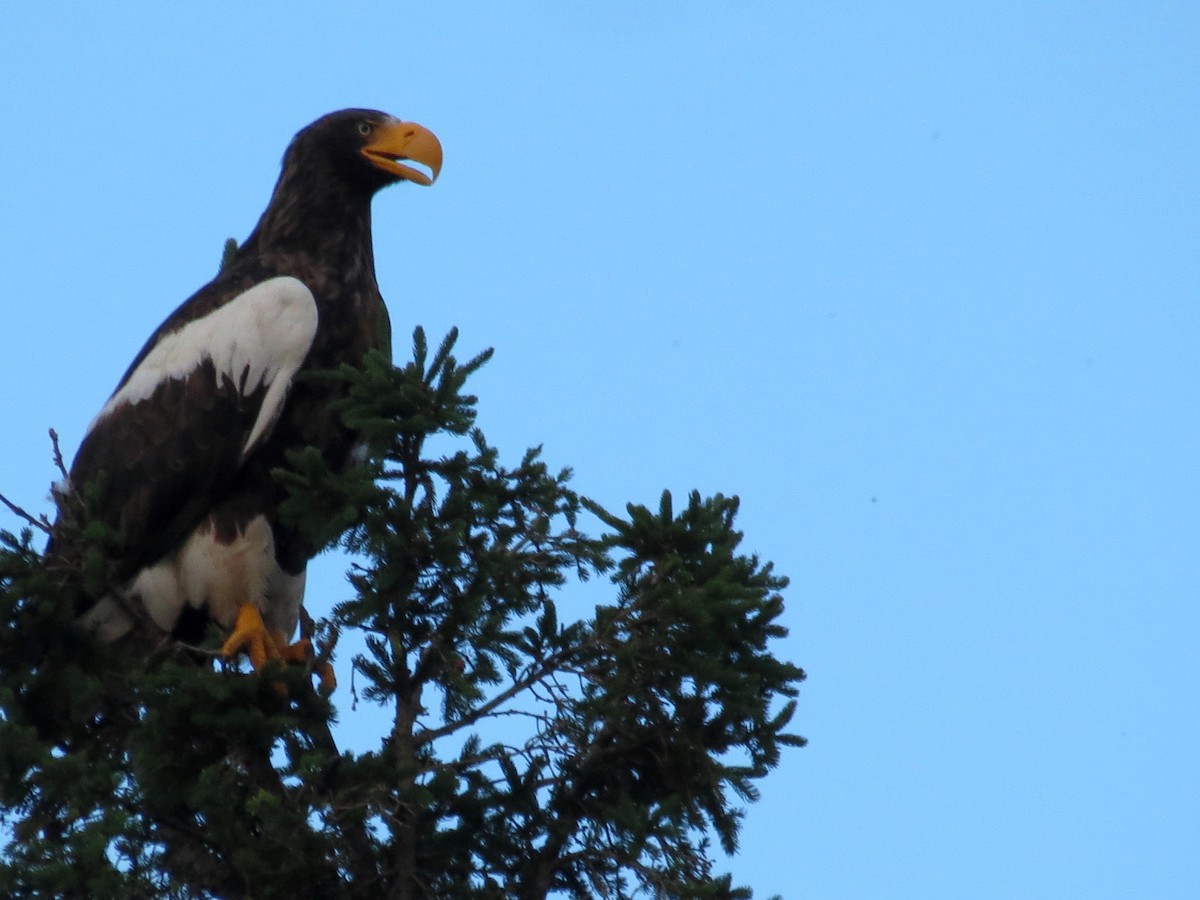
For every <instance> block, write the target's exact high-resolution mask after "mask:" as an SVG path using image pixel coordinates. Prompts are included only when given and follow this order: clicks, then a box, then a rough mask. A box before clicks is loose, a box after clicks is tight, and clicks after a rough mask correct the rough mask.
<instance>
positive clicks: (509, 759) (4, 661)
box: [0, 329, 804, 898]
mask: <svg viewBox="0 0 1200 900" xmlns="http://www.w3.org/2000/svg"><path fill="white" fill-rule="evenodd" d="M455 339H456V335H455V334H454V333H453V332H452V333H451V334H450V335H449V336H448V337H447V338H446V339H445V341H443V342H442V344H441V345H440V346H439V347H438V348H437V349H436V350H435V351H433V352H431V348H429V347H428V346H427V344H426V341H425V337H424V334H423V332H422V331H421V330H420V329H418V330H417V331H416V332H415V334H414V340H413V357H412V360H411V361H410V362H409V363H408V364H407V365H405V366H403V367H395V366H393V365H392V364H391V361H390V360H387V359H385V358H383V357H382V356H374V357H371V358H369V359H368V361H367V364H366V366H365V367H364V368H363V369H361V370H352V369H349V368H346V369H344V370H341V371H337V372H326V373H322V374H321V375H320V377H323V378H330V379H339V380H342V381H344V382H345V383H346V385H347V386H348V393H347V399H346V400H345V401H344V403H343V404H342V407H341V410H340V411H341V413H342V415H343V416H344V417H345V419H346V421H347V422H348V423H349V424H350V425H351V426H352V427H354V428H355V429H357V430H359V431H360V432H361V433H362V434H363V436H364V437H365V438H366V439H367V441H368V444H369V446H370V447H371V449H372V451H373V456H372V461H371V462H369V463H368V464H365V465H362V466H359V467H357V468H355V469H353V470H351V471H349V472H346V473H335V472H331V471H329V470H328V469H327V468H326V467H325V465H324V463H323V461H322V459H321V457H320V455H319V454H318V453H316V452H300V453H296V454H294V455H293V457H292V458H291V460H290V463H291V464H290V466H289V467H288V468H287V469H286V470H281V471H279V472H278V473H277V477H278V478H280V479H282V480H283V481H284V483H285V484H286V485H287V486H288V488H289V490H290V499H289V501H288V504H287V507H286V515H287V516H288V518H289V519H290V521H291V522H292V523H293V524H296V525H299V526H301V527H303V528H304V529H305V530H306V531H308V532H309V533H310V534H311V535H312V536H313V537H314V538H315V539H316V540H318V541H319V542H321V543H322V544H323V545H327V546H333V545H336V544H340V545H341V546H343V547H344V548H345V549H346V550H348V551H349V553H350V558H351V559H352V560H353V563H352V567H351V570H350V572H349V575H348V577H349V580H350V583H351V585H352V586H353V589H354V590H353V596H352V598H351V599H349V600H346V601H344V602H341V603H339V604H337V605H336V606H334V607H333V609H332V612H331V613H330V615H329V616H328V618H326V619H325V620H323V621H321V622H318V623H315V624H314V623H311V622H310V623H308V625H307V627H309V628H310V629H312V631H313V634H314V637H315V644H316V646H317V647H318V649H319V654H318V656H319V658H318V660H317V661H316V663H315V664H316V665H320V664H321V663H323V662H325V661H328V660H329V659H331V658H332V659H333V661H334V664H335V668H336V670H337V672H338V675H339V677H340V678H341V679H342V680H343V682H344V683H345V682H349V684H350V687H351V690H352V692H353V696H354V697H355V701H356V702H361V703H364V704H368V703H369V704H378V705H379V706H380V707H381V708H382V709H383V710H385V711H386V712H387V723H388V724H387V726H386V728H385V729H384V730H383V732H382V733H381V734H380V735H379V740H378V743H377V744H376V745H374V746H370V747H367V748H366V749H361V750H353V751H352V750H349V749H339V748H338V746H337V743H336V741H335V734H336V733H337V731H336V719H337V715H336V714H337V710H336V709H335V708H334V707H333V706H332V705H331V703H330V702H329V700H327V699H326V698H325V697H323V696H322V695H321V693H320V692H319V691H318V690H316V689H314V687H313V683H312V675H313V673H312V672H311V671H308V670H305V669H304V668H303V667H301V666H297V665H290V666H288V667H280V666H278V665H276V666H274V667H272V668H269V669H268V670H266V671H264V672H263V673H261V674H260V675H258V676H256V675H253V674H250V673H248V672H247V673H240V672H234V671H231V667H230V666H228V665H226V664H222V663H220V662H219V661H218V660H217V654H216V652H215V648H217V647H218V646H219V644H220V642H219V636H218V635H216V634H215V633H214V634H212V635H210V640H209V641H208V643H207V644H206V645H204V646H202V647H184V646H181V645H179V644H178V643H175V642H172V641H167V640H162V639H161V638H159V639H152V638H148V637H145V636H140V635H136V634H135V635H134V636H131V637H130V638H128V639H125V640H122V641H120V642H117V643H116V644H112V645H104V644H100V643H98V642H96V641H94V640H93V639H92V638H91V637H90V636H89V635H88V634H86V633H83V632H81V631H80V630H79V629H77V628H76V627H75V626H74V617H75V610H77V609H78V608H80V604H81V603H84V602H86V601H87V599H88V598H94V597H96V596H100V595H102V594H103V593H104V592H105V591H107V590H108V589H109V587H110V581H109V580H108V573H107V571H106V567H105V555H104V547H105V543H106V541H108V540H111V539H112V536H111V535H107V534H105V533H104V530H103V529H102V528H100V527H98V526H96V525H95V524H94V523H89V522H88V519H87V503H88V498H87V497H79V498H65V499H64V500H63V502H67V501H68V500H69V501H70V502H75V503H77V504H78V505H79V510H80V513H79V516H78V520H79V521H80V522H81V525H80V526H79V527H80V528H81V530H82V532H83V535H82V538H83V539H84V540H85V541H86V542H87V544H88V546H89V547H90V548H91V552H90V553H88V554H87V555H86V557H85V558H84V559H83V561H82V562H81V563H79V565H78V566H77V568H76V569H74V570H72V571H70V572H67V573H62V572H51V571H48V570H47V568H46V566H45V565H44V561H43V559H42V557H41V554H40V553H39V551H38V548H37V546H36V545H35V541H34V533H35V531H36V530H37V529H36V527H34V526H37V525H39V524H44V522H45V520H44V519H43V520H40V521H39V520H37V519H34V518H33V517H31V516H28V515H26V518H27V520H28V522H27V525H28V527H26V528H24V529H23V530H22V531H21V532H20V533H19V534H14V533H11V532H7V531H6V532H3V533H2V534H0V540H2V546H0V817H2V820H0V839H3V840H4V841H5V842H6V843H5V846H4V849H3V851H2V853H0V895H3V896H14V897H19V896H94V897H180V898H192V897H219V898H226V897H254V898H273V897H291V898H295V897H329V898H338V897H347V898H355V897H363V898H376V897H395V898H458V897H463V898H506V897H518V898H543V897H580V898H584V897H631V896H652V897H661V898H685V897H695V898H700V897H705V898H732V897H750V896H751V892H750V890H749V889H747V888H739V887H734V886H733V884H732V882H731V879H730V878H729V876H727V875H723V874H721V873H719V872H718V871H717V870H716V866H715V864H714V861H713V857H712V853H711V841H712V840H713V839H715V840H716V841H717V842H719V844H720V845H721V846H722V847H723V848H724V850H725V851H727V852H733V851H734V850H735V849H736V848H737V839H738V832H739V827H740V823H741V819H742V815H743V810H742V808H741V804H745V803H749V802H752V801H753V800H755V799H756V798H757V796H758V788H757V785H756V783H757V782H758V781H759V780H760V779H761V778H763V777H764V776H765V775H766V774H767V773H768V772H769V771H770V770H771V769H772V768H773V767H775V766H776V765H777V764H778V763H779V761H780V753H781V750H782V749H783V748H785V747H788V746H800V745H802V744H803V739H802V738H800V737H798V736H796V735H794V734H792V733H790V732H788V730H787V728H788V724H789V721H790V719H791V718H792V715H793V712H794V710H795V705H796V701H795V697H796V695H797V688H798V685H799V683H800V681H801V680H802V679H803V677H804V673H803V671H802V670H801V669H799V668H798V667H796V666H795V665H793V664H791V663H789V662H786V661H783V660H781V659H778V658H777V657H776V656H775V655H774V654H773V653H772V644H773V641H775V640H777V639H779V638H781V637H783V636H784V635H785V631H784V629H783V627H782V626H781V625H780V624H779V618H780V615H781V613H782V610H783V601H782V598H781V595H780V591H781V590H782V589H783V588H784V587H785V586H786V581H785V579H783V578H782V577H780V576H777V575H775V574H774V572H773V571H772V567H771V565H770V564H769V563H763V562H760V560H759V559H758V558H757V557H755V556H753V555H747V554H745V553H743V552H742V551H741V550H740V549H739V543H740V540H741V535H740V534H739V533H738V532H737V531H736V529H735V527H734V518H735V515H736V513H737V508H738V502H737V499H736V498H733V497H725V496H722V495H717V496H714V497H707V498H705V497H701V496H700V495H699V494H697V493H693V494H691V495H690V496H689V497H688V498H687V500H686V502H684V503H682V504H679V506H678V508H677V507H676V504H675V501H674V499H673V498H672V497H671V495H670V494H669V493H664V494H663V495H662V497H661V499H660V501H659V502H658V503H657V505H656V507H655V508H649V507H646V506H641V505H635V504H630V505H629V506H627V507H626V510H625V512H624V513H623V514H620V515H618V514H614V513H611V512H609V511H607V510H605V509H603V508H601V507H600V506H599V505H598V504H596V503H594V502H592V501H590V500H588V499H586V498H585V497H583V496H581V495H579V494H577V493H576V492H575V491H574V490H573V489H572V487H571V486H570V473H569V471H567V470H561V471H554V470H552V469H551V468H550V467H549V466H548V465H547V464H546V462H545V461H543V459H542V457H541V453H540V452H539V451H538V450H537V449H533V450H529V451H527V452H526V453H525V454H524V455H523V456H522V457H521V458H520V460H519V462H517V463H516V465H508V464H505V463H504V462H503V461H502V455H501V453H500V452H499V451H498V450H497V449H496V448H494V447H492V446H491V445H490V444H489V443H488V441H487V439H486V438H485V437H484V435H483V434H482V432H481V431H480V429H479V428H478V427H477V424H476V405H475V404H476V401H475V398H474V397H472V396H470V395H469V394H467V393H465V387H466V382H467V380H468V378H469V377H470V376H471V375H472V373H474V372H475V371H476V370H477V369H478V368H479V367H480V366H481V365H482V364H483V363H484V362H486V360H487V358H488V357H489V355H490V352H489V353H484V354H480V355H478V356H476V357H475V358H473V359H471V360H470V361H469V362H466V363H465V364H460V363H459V362H458V361H457V360H456V358H455V356H454V352H453V351H454V344H455ZM16 511H18V512H21V511H20V510H19V509H18V510H16ZM587 523H592V524H587ZM585 525H587V527H588V528H592V529H596V528H598V529H599V531H600V533H599V534H598V535H595V536H593V535H589V534H588V533H586V532H585V530H584V527H585ZM591 579H600V580H601V581H603V582H605V583H606V584H607V585H608V588H609V595H610V596H609V599H608V600H607V601H606V602H604V603H602V604H600V605H598V606H596V607H595V608H594V609H592V610H590V611H588V613H587V614H586V615H579V614H573V615H561V614H560V608H561V609H569V608H572V606H573V605H574V607H576V608H577V607H578V603H577V602H576V601H575V599H574V598H573V597H572V591H571V587H572V585H573V584H575V583H577V582H579V581H587V580H591ZM309 602H310V603H311V604H313V605H319V604H321V603H322V602H323V598H312V597H310V598H309ZM352 645H353V646H352ZM335 648H340V649H341V650H342V651H343V652H342V655H340V656H334V655H333V653H334V650H335ZM347 648H351V649H347ZM354 648H357V649H354Z"/></svg>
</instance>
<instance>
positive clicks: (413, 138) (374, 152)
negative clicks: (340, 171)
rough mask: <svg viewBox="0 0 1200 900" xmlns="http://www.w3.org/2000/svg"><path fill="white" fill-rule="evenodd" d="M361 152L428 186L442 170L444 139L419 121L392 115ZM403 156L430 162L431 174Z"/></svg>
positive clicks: (383, 166) (381, 165)
mask: <svg viewBox="0 0 1200 900" xmlns="http://www.w3.org/2000/svg"><path fill="white" fill-rule="evenodd" d="M362 154H363V156H365V157H366V158H367V159H369V160H370V161H371V163H372V164H373V165H376V166H378V167H379V168H381V169H383V170H384V171H385V172H390V173H391V174H393V175H395V176H397V177H398V178H403V179H404V180H405V181H412V182H416V183H417V184H423V185H426V186H428V185H431V184H433V183H434V182H435V181H437V177H438V172H440V171H441V170H442V145H441V143H440V142H439V141H438V139H437V138H436V137H435V136H434V134H433V132H432V131H430V130H429V129H428V128H425V127H423V126H421V125H418V124H417V123H416V122H400V121H398V120H396V119H392V120H390V121H388V122H384V123H383V124H381V125H379V126H377V127H376V129H375V131H374V132H373V133H372V135H371V141H370V143H368V144H367V145H366V146H365V147H363V148H362ZM401 160H404V161H405V162H415V163H420V164H421V165H423V166H428V167H429V174H428V175H426V174H425V173H424V172H422V171H421V170H420V169H416V168H413V167H412V166H406V165H405V164H404V163H403V162H401Z"/></svg>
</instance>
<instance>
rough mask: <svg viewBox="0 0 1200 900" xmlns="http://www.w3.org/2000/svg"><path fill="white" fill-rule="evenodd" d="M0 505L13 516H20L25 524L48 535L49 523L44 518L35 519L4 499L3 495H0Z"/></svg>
mask: <svg viewBox="0 0 1200 900" xmlns="http://www.w3.org/2000/svg"><path fill="white" fill-rule="evenodd" d="M0 503H3V504H4V505H5V506H7V507H8V508H9V509H10V510H11V511H12V512H13V513H14V514H15V515H17V516H20V517H21V518H22V519H24V520H25V521H26V522H28V523H29V524H30V525H32V526H33V527H34V528H37V529H40V530H41V531H44V532H45V533H46V534H49V533H50V522H49V520H48V519H46V517H45V516H42V517H41V518H37V517H35V516H33V515H31V514H29V513H28V512H26V511H25V510H23V509H22V508H21V507H19V506H17V504H15V503H13V502H12V501H11V500H9V499H8V498H7V497H5V496H4V495H3V494H0Z"/></svg>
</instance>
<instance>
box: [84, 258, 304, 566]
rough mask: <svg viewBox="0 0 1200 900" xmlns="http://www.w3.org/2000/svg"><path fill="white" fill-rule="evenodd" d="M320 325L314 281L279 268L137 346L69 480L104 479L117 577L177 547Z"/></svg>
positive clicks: (283, 390)
mask: <svg viewBox="0 0 1200 900" xmlns="http://www.w3.org/2000/svg"><path fill="white" fill-rule="evenodd" d="M198 296H199V295H198ZM180 312H186V307H185V308H184V309H182V310H180ZM316 330H317V306H316V302H315V301H314V299H313V295H312V292H311V291H310V290H309V289H308V288H307V287H306V286H305V285H304V284H303V283H302V282H301V281H299V280H298V279H296V278H291V277H276V278H271V279H269V280H266V281H263V282H261V283H259V284H257V285H255V286H254V287H251V288H249V289H248V290H245V291H243V292H242V293H240V294H238V295H236V296H235V297H233V298H231V299H230V300H228V301H226V302H224V303H222V304H220V305H219V306H217V307H216V308H215V309H212V310H211V311H209V312H207V313H206V314H204V315H200V316H198V317H196V318H193V319H191V320H190V321H188V320H187V319H186V317H185V319H184V324H183V325H182V326H180V327H178V328H175V329H173V330H170V331H167V332H165V333H161V334H159V335H157V336H156V339H155V340H152V343H151V344H150V345H149V346H148V347H147V348H146V349H145V350H143V352H142V354H141V355H140V357H139V359H138V362H137V363H136V364H135V365H134V366H133V368H132V369H131V370H130V371H129V372H128V373H127V375H126V377H125V378H124V380H123V381H122V382H121V384H120V386H119V387H118V388H117V390H116V391H115V392H114V393H113V395H112V397H110V398H109V400H108V402H107V403H105V405H104V407H103V409H101V410H100V413H99V415H97V416H96V418H95V420H94V421H93V422H92V424H91V425H90V426H89V428H88V431H87V434H86V435H85V436H84V439H83V443H82V445H81V447H80V449H79V454H78V455H77V457H76V459H75V464H74V466H73V467H72V470H71V480H72V483H73V484H74V485H76V486H77V487H80V486H82V485H84V484H86V483H88V482H91V481H93V480H95V479H97V477H99V479H100V484H101V486H102V489H101V491H100V494H101V496H100V499H99V501H98V506H99V511H100V515H101V518H102V519H103V520H104V521H105V523H106V524H108V525H109V526H110V527H113V528H115V529H117V531H118V533H119V534H120V537H121V543H122V552H121V554H120V559H119V565H118V574H119V575H120V576H121V577H132V576H133V575H134V574H136V572H137V571H138V570H140V569H141V568H143V567H144V566H146V565H149V564H151V563H153V562H154V561H156V560H157V559H158V558H160V557H161V556H163V555H164V554H165V553H167V552H169V551H170V550H171V549H173V548H174V547H176V546H177V545H178V544H179V543H180V542H181V541H182V540H183V539H184V538H185V537H186V536H187V534H188V533H189V532H190V531H191V530H192V528H194V527H195V525H196V523H197V522H198V521H199V520H200V519H201V518H202V517H203V516H204V515H205V513H206V512H207V511H208V510H209V508H210V507H211V504H212V503H213V500H214V498H215V497H217V496H218V495H220V493H221V492H222V491H223V490H224V489H227V488H228V487H229V485H230V484H231V483H232V482H233V480H234V478H235V477H236V475H237V472H238V470H239V469H240V468H241V467H242V465H243V464H244V463H245V462H246V460H247V458H248V457H249V456H250V455H251V454H253V452H254V450H255V449H256V448H257V447H258V446H260V445H261V444H262V442H263V441H264V440H265V439H266V438H267V436H268V435H269V434H270V432H271V429H272V427H273V426H274V424H275V422H276V420H277V419H278V418H279V414H280V411H281V410H282V408H283V404H284V402H285V400H286V398H287V393H288V389H289V386H290V385H291V382H292V380H293V378H294V377H295V375H296V373H297V371H299V369H300V367H301V365H302V364H303V363H304V359H305V357H306V356H307V355H308V352H309V349H310V348H311V347H312V343H313V339H314V337H315V335H316Z"/></svg>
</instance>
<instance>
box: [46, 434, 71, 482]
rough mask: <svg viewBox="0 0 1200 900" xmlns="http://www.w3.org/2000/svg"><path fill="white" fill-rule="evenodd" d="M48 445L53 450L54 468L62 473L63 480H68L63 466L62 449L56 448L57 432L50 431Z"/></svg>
mask: <svg viewBox="0 0 1200 900" xmlns="http://www.w3.org/2000/svg"><path fill="white" fill-rule="evenodd" d="M50 445H51V446H52V447H53V448H54V468H56V469H58V471H59V472H61V473H62V477H63V478H70V477H71V476H70V474H69V473H68V472H67V467H66V465H64V464H63V455H62V448H61V447H59V446H58V432H57V431H55V430H54V429H53V428H51V429H50Z"/></svg>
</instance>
